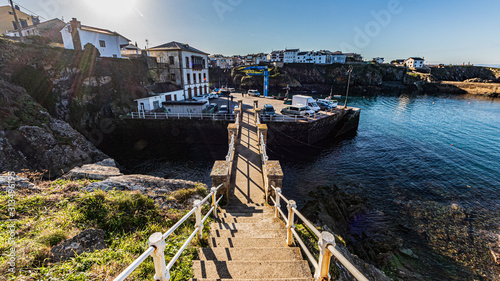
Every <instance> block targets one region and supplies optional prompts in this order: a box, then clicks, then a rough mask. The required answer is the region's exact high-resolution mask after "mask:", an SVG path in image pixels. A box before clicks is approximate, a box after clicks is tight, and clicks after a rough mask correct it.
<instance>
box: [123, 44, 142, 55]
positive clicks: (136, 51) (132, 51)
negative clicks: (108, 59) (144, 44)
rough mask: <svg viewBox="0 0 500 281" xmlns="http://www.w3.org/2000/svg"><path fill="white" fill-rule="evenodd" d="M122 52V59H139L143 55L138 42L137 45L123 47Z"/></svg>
mask: <svg viewBox="0 0 500 281" xmlns="http://www.w3.org/2000/svg"><path fill="white" fill-rule="evenodd" d="M120 52H121V54H122V57H127V58H131V57H138V56H140V55H141V54H142V51H141V49H140V48H139V47H137V42H136V43H135V45H133V44H128V45H127V46H125V47H122V48H121V50H120Z"/></svg>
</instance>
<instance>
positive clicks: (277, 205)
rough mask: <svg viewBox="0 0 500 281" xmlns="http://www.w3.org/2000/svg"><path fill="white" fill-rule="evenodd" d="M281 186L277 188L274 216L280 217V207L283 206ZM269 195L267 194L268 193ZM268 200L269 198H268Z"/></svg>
mask: <svg viewBox="0 0 500 281" xmlns="http://www.w3.org/2000/svg"><path fill="white" fill-rule="evenodd" d="M280 193H281V188H279V187H278V188H276V204H275V205H274V217H275V218H278V217H279V216H280V211H279V208H281V204H280V202H281V198H280ZM266 196H267V194H266ZM266 202H267V198H266Z"/></svg>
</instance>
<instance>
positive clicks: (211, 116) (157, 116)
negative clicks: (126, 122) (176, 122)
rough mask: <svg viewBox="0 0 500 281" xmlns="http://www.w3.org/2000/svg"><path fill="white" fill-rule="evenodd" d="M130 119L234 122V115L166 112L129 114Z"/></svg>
mask: <svg viewBox="0 0 500 281" xmlns="http://www.w3.org/2000/svg"><path fill="white" fill-rule="evenodd" d="M128 116H130V118H132V119H181V118H182V119H184V118H185V119H201V120H203V119H211V120H227V121H234V120H235V115H234V114H218V113H166V112H145V111H139V112H131V113H130V115H128Z"/></svg>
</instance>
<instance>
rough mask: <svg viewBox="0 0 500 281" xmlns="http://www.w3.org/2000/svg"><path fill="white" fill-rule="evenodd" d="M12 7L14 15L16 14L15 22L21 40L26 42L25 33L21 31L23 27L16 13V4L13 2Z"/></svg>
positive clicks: (10, 0)
mask: <svg viewBox="0 0 500 281" xmlns="http://www.w3.org/2000/svg"><path fill="white" fill-rule="evenodd" d="M9 2H10V6H11V7H12V13H14V20H15V21H16V27H17V30H18V31H19V37H20V38H21V41H24V38H23V33H22V31H21V29H22V28H21V25H20V24H19V19H18V18H17V13H16V8H14V3H12V0H9Z"/></svg>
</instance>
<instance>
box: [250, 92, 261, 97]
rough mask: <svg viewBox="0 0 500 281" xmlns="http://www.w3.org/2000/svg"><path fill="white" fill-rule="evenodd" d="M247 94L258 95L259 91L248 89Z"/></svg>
mask: <svg viewBox="0 0 500 281" xmlns="http://www.w3.org/2000/svg"><path fill="white" fill-rule="evenodd" d="M248 95H249V96H254V97H260V93H259V91H257V90H248Z"/></svg>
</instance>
